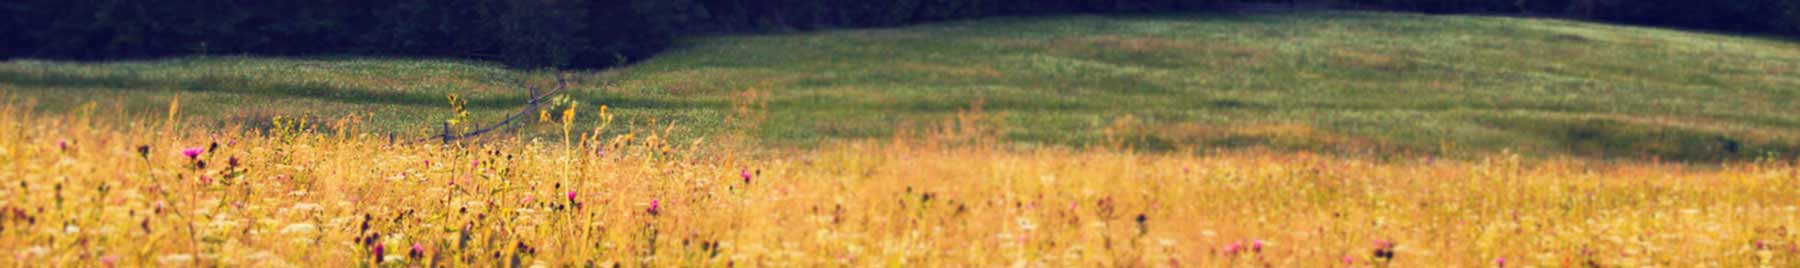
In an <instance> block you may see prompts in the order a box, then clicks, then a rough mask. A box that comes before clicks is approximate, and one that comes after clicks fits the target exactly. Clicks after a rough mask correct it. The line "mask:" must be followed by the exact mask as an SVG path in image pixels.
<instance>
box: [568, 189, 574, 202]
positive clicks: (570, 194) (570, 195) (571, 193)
mask: <svg viewBox="0 0 1800 268" xmlns="http://www.w3.org/2000/svg"><path fill="white" fill-rule="evenodd" d="M569 203H575V190H569Z"/></svg>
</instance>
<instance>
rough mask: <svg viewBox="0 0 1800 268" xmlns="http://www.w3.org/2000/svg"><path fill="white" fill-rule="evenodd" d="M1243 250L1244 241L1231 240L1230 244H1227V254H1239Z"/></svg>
mask: <svg viewBox="0 0 1800 268" xmlns="http://www.w3.org/2000/svg"><path fill="white" fill-rule="evenodd" d="M1243 250H1244V241H1237V242H1231V244H1230V245H1225V255H1237V254H1238V252H1239V251H1243Z"/></svg>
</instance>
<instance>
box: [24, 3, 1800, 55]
mask: <svg viewBox="0 0 1800 268" xmlns="http://www.w3.org/2000/svg"><path fill="white" fill-rule="evenodd" d="M1242 2H1315V3H1325V4H1332V5H1341V6H1354V7H1366V8H1380V9H1392V10H1408V11H1421V12H1434V13H1491V14H1527V15H1547V16H1564V17H1574V18H1584V19H1593V20H1602V21H1614V22H1624V23H1636V24H1648V25H1665V26H1680V27H1690V28H1700V29H1713V30H1723V31H1737V32H1755V33H1778V34H1789V35H1793V34H1800V0H1709V1H1692V0H1310V1H1309V0H1294V1H1280V0H1276V1H1269V0H1040V1H1033V0H187V1H144V0H16V1H8V2H6V3H0V42H4V44H5V46H4V47H0V57H6V58H12V57H34V58H54V59H81V60H94V59H121V58H145V57H158V56H169V55H185V54H266V55H307V54H376V55H406V56H434V57H435V56H448V57H460V58H475V59H487V60H496V61H501V62H506V63H507V64H510V65H514V66H528V67H540V66H559V67H578V68H591V67H605V66H612V65H616V64H621V63H625V62H629V61H633V60H639V59H643V58H646V57H649V56H651V55H653V54H654V53H656V52H657V51H659V50H661V49H663V48H665V47H666V46H668V45H669V43H670V42H671V41H672V40H673V39H674V38H676V37H678V36H681V35H685V34H693V33H704V32H751V31H783V30H810V29H821V28H847V27H874V26H895V25H906V24H914V23H920V22H930V21H942V20H951V19H964V18H978V17H993V16H1017V15H1037V14H1058V13H1135V12H1166V11H1193V10H1213V9H1217V8H1221V7H1227V6H1231V5H1235V4H1240V3H1242Z"/></svg>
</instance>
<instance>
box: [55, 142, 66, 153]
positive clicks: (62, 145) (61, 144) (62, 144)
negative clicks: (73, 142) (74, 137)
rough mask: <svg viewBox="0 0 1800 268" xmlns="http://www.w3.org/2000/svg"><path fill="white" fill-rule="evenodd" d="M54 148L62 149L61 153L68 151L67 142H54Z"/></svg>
mask: <svg viewBox="0 0 1800 268" xmlns="http://www.w3.org/2000/svg"><path fill="white" fill-rule="evenodd" d="M56 148H57V149H62V150H63V151H68V150H69V140H62V141H59V142H56Z"/></svg>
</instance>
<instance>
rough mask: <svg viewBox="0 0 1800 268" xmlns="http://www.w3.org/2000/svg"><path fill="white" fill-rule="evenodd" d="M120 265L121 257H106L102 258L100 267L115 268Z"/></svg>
mask: <svg viewBox="0 0 1800 268" xmlns="http://www.w3.org/2000/svg"><path fill="white" fill-rule="evenodd" d="M118 264H119V255H106V256H105V257H100V267H106V268H113V267H114V266H116V265H118Z"/></svg>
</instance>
